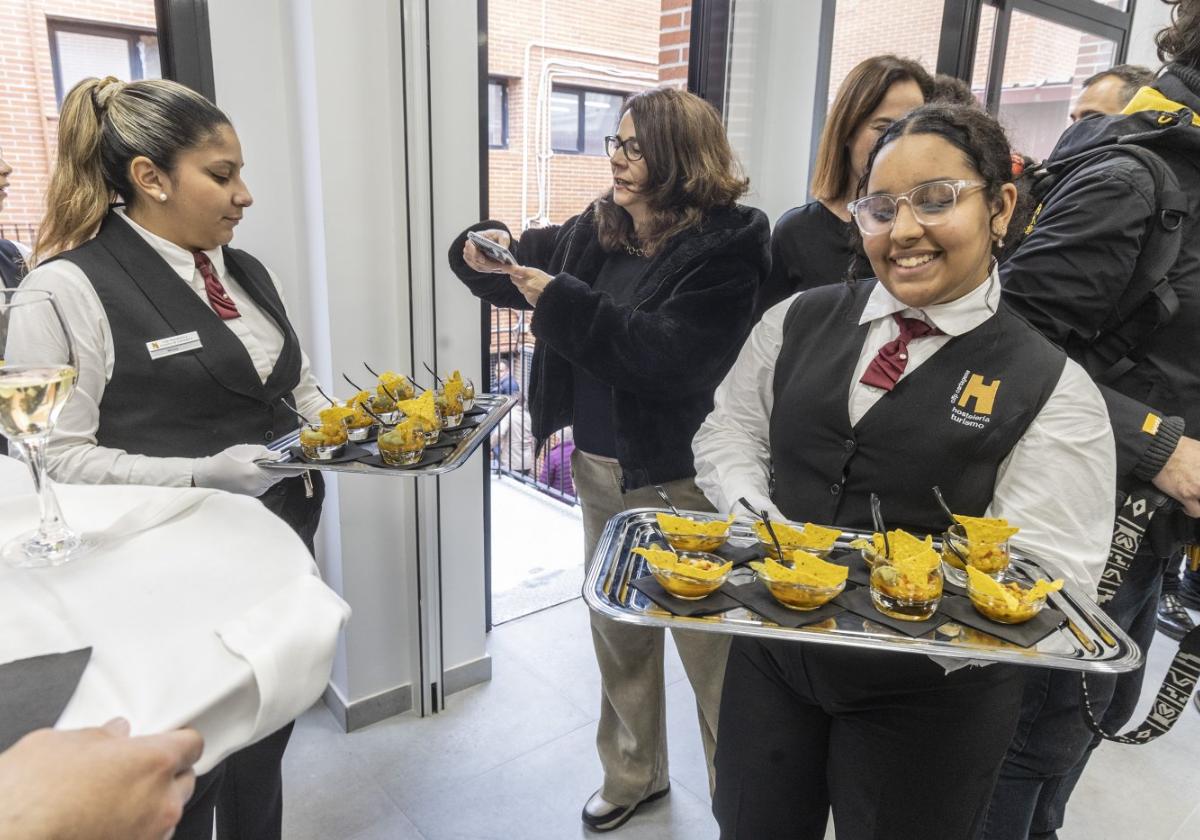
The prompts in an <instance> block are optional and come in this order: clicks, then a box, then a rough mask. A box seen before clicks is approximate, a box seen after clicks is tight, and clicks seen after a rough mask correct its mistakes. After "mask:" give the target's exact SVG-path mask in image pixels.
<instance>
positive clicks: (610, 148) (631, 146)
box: [604, 134, 642, 160]
mask: <svg viewBox="0 0 1200 840" xmlns="http://www.w3.org/2000/svg"><path fill="white" fill-rule="evenodd" d="M617 149H621V150H623V151H624V152H625V159H626V160H641V159H642V147H641V146H639V145H638V141H637V138H636V137H629V138H626V139H625V140H622V139H621V138H620V137H617V136H616V135H613V134H610V135H608V136H607V137H605V138H604V152H605V154H607V155H608V156H609V157H612V156H613V155H615V154H616V153H617Z"/></svg>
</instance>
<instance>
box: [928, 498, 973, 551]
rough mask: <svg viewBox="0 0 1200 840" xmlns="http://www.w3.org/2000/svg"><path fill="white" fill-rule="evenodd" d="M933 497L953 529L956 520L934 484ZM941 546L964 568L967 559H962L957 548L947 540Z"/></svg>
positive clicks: (956, 522)
mask: <svg viewBox="0 0 1200 840" xmlns="http://www.w3.org/2000/svg"><path fill="white" fill-rule="evenodd" d="M933 495H934V498H936V499H937V503H938V506H939V507H941V509H942V510H943V511H945V513H946V517H947V518H948V519H949V520H950V527H951V528H953V527H954V526H955V525H956V524H958V520H957V519H955V518H954V512H953V511H952V510H950V505H948V504H946V498H945V497H944V496H943V495H942V491H941V488H939V487H938V486H937V485H936V484H935V485H934V487H933ZM947 531H949V529H947ZM942 544H943V545H945V546H946V547H947V548H949V549H950V550H951V551H952V552H954V556H955V557H957V558H958V559H959V560H961V561H963V565H964V566H965V565H966V563H967V558H966V557H963V553H962V552H961V551H959V550H958V546H956V545H955V544H954V543H953V542H952V541H951V540H948V539H947V540H943V541H942Z"/></svg>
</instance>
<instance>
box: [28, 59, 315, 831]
mask: <svg viewBox="0 0 1200 840" xmlns="http://www.w3.org/2000/svg"><path fill="white" fill-rule="evenodd" d="M242 165H243V161H242V151H241V146H240V144H239V143H238V137H237V133H236V132H235V131H234V129H233V126H232V125H231V124H230V122H229V119H228V117H226V116H225V114H223V113H222V112H221V111H220V110H218V109H217V108H216V106H214V105H213V104H212V103H211V102H209V101H208V100H207V99H205V98H204V97H202V96H200V95H199V94H197V93H195V92H194V91H192V90H189V89H188V88H186V87H184V86H182V85H179V84H177V83H175V82H170V81H161V80H152V81H138V82H133V83H129V84H126V83H123V82H121V81H118V80H117V79H115V78H112V77H109V78H106V79H87V80H85V81H83V82H80V83H79V84H78V85H77V86H76V87H75V88H74V89H72V90H71V92H70V93H69V94H68V95H67V97H66V101H65V102H64V103H63V109H62V116H61V118H60V121H59V148H58V164H57V168H56V169H55V172H54V176H53V179H52V181H51V184H50V189H49V194H48V196H47V208H48V212H47V214H46V218H45V220H44V221H43V224H42V226H41V231H40V234H39V236H38V239H37V242H36V245H35V248H34V255H33V263H34V265H35V268H34V269H33V270H32V271H31V272H30V274H29V276H28V277H27V278H26V279H25V283H24V287H25V288H33V289H45V290H48V291H50V292H53V293H54V295H55V297H56V298H57V300H58V302H59V304H60V306H61V308H62V311H63V313H64V315H65V317H66V319H67V321H68V323H69V325H70V328H71V332H72V334H73V336H74V339H75V343H76V351H77V355H78V360H79V382H78V387H77V392H76V394H75V395H74V398H73V399H72V400H71V401H70V402H69V403H67V405H66V406H65V408H64V410H63V412H62V415H61V417H60V419H59V421H58V424H57V428H56V429H55V432H54V436H53V438H52V440H51V443H50V447H49V451H48V466H49V470H50V473H51V475H52V476H53V477H54V478H55V479H57V480H59V481H67V482H75V483H97V484H101V483H103V484H155V485H162V486H176V487H187V486H197V487H216V488H220V489H223V490H228V491H232V492H235V493H243V494H246V495H250V496H256V497H258V498H259V499H260V500H261V501H262V502H263V504H265V505H266V506H267V507H268V508H270V509H271V510H272V511H274V512H275V513H276V514H278V515H279V516H280V517H281V518H283V519H284V520H285V521H286V522H288V524H290V525H291V526H292V527H293V528H294V529H295V530H296V532H297V533H298V534H299V535H300V537H301V538H302V539H303V540H304V541H305V542H306V543H307V545H308V546H309V549H310V550H311V549H312V540H313V534H314V533H315V531H316V528H317V523H318V521H319V519H320V514H321V501H322V498H323V496H324V492H323V485H322V484H321V483H320V478H319V475H316V476H314V477H313V479H312V481H309V480H308V479H307V478H304V477H297V476H290V477H286V478H283V479H282V480H280V478H281V476H282V475H284V473H281V472H278V471H268V470H264V469H262V468H261V467H260V466H258V464H257V463H256V461H259V460H261V459H267V458H273V457H275V456H274V454H273V453H272V452H271V451H270V450H269V449H267V447H266V444H269V443H270V442H271V441H273V440H275V439H277V438H279V437H280V436H281V435H285V434H287V433H289V432H291V431H293V430H294V429H295V428H296V426H297V420H296V416H295V414H294V413H293V408H297V407H298V408H299V410H300V411H301V412H310V413H311V412H314V411H315V410H316V409H318V408H320V407H321V405H322V399H321V397H320V395H319V394H318V392H317V389H316V383H315V381H314V379H313V377H312V375H311V373H310V372H309V365H308V360H307V358H306V357H305V355H304V353H303V352H302V351H301V349H300V344H299V341H298V340H297V338H296V333H295V331H294V330H293V329H292V326H291V323H290V322H289V320H288V317H287V312H286V309H285V307H284V304H283V300H282V296H281V294H280V291H279V285H278V283H277V282H276V280H275V278H274V276H273V275H272V274H271V273H270V272H269V271H268V270H267V269H266V268H265V267H264V266H263V265H262V264H261V263H260V262H259V261H258V260H256V259H255V258H254V257H252V256H250V255H249V254H247V253H246V252H244V251H239V250H234V249H232V248H229V247H227V246H228V245H229V242H230V240H232V239H233V233H234V228H235V227H236V226H237V224H238V221H239V220H240V219H241V218H242V215H243V213H244V212H245V211H246V209H247V208H248V207H249V206H250V205H251V203H252V200H253V199H252V198H251V195H250V192H249V190H248V189H247V188H246V185H245V183H244V182H243V181H242V177H241V169H242ZM50 334H51V333H50V331H48V330H47V331H45V333H44V334H43V332H42V331H41V330H39V329H38V325H36V324H29V325H27V328H25V329H22V331H21V332H20V333H14V334H13V335H12V336H11V337H10V341H9V347H8V348H7V352H8V357H9V359H10V360H14V361H15V360H17V359H20V358H22V357H27V358H38V359H39V360H41V361H45V360H46V358H47V357H48V355H50V354H54V353H56V352H62V350H63V348H59V347H56V346H54V345H53V344H52V343H51V342H50V340H49V339H47V338H45V337H44V336H46V335H50ZM163 339H176V340H177V341H176V342H175V346H173V347H170V348H169V349H168V350H166V351H165V352H164V351H162V350H161V349H156V347H160V346H161V345H154V342H161V340H163ZM290 733H291V725H290V724H289V725H288V726H287V727H285V728H284V729H283V730H280V731H279V732H277V733H276V734H274V735H272V736H270V737H268V738H267V739H265V740H263V741H260V742H259V743H257V744H255V745H254V746H252V747H248V748H247V749H245V750H242V751H241V752H239V753H237V754H235V755H233V756H231V757H230V758H229V759H227V760H226V762H225V763H224V764H223V765H222V766H221V767H219V768H218V770H216V771H214V773H215V774H217V775H215V776H213V774H210V776H211V777H212V778H209V779H207V780H204V779H202V780H201V783H200V785H199V786H198V788H197V790H198V791H206V792H207V794H208V795H209V797H210V798H211V797H212V796H213V795H215V796H216V802H217V822H218V824H219V827H220V828H219V834H220V837H221V838H222V840H229V838H242V837H244V838H255V840H259V838H269V837H275V838H278V837H279V836H280V815H281V812H282V798H281V779H280V772H279V764H280V760H281V759H282V756H283V751H284V749H285V747H286V745H287V740H288V736H289V735H290ZM211 827H212V808H211V803H210V805H209V806H208V807H193V808H191V809H190V810H189V812H188V814H187V815H186V816H185V819H184V822H183V823H181V825H180V828H179V830H178V831H177V833H176V837H179V838H186V837H193V836H194V837H203V838H204V840H208V838H209V837H210V836H211V830H212V828H211Z"/></svg>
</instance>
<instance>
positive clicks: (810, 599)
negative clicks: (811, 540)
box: [757, 552, 846, 612]
mask: <svg viewBox="0 0 1200 840" xmlns="http://www.w3.org/2000/svg"><path fill="white" fill-rule="evenodd" d="M810 553H816V552H810ZM757 575H758V579H759V580H761V581H762V582H763V583H764V584H765V585H766V587H767V591H768V592H770V593H771V596H772V597H773V598H774V599H775V600H776V601H778V602H779V603H780V604H782V605H783V606H785V607H787V608H788V609H789V610H797V611H798V612H807V611H808V610H815V609H817V608H818V607H823V606H825V605H826V604H828V603H829V602H830V601H832V600H833V599H834V598H836V597H837V596H838V595H840V594H841V593H842V590H844V589H845V588H846V581H844V580H843V581H842V582H841V583H839V584H838V585H837V586H814V585H812V584H807V583H798V582H796V581H784V580H775V579H774V578H772V577H771V576H770V574H769V573H766V572H762V571H760V572H758V573H757Z"/></svg>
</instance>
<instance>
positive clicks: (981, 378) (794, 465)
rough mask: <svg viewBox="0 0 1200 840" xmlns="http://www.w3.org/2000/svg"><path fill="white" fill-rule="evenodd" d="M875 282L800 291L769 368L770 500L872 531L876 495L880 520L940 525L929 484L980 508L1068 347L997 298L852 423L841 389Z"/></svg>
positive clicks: (862, 336) (961, 504)
mask: <svg viewBox="0 0 1200 840" xmlns="http://www.w3.org/2000/svg"><path fill="white" fill-rule="evenodd" d="M875 282H877V281H869V282H860V283H855V284H853V285H850V286H847V285H844V284H843V285H837V286H827V287H823V288H818V289H813V290H810V291H808V292H806V293H804V294H803V295H800V296H799V297H798V298H797V299H796V302H795V303H794V304H793V305H792V307H791V309H790V310H789V311H788V314H787V316H786V319H785V321H784V325H783V339H782V345H781V347H780V352H779V358H778V361H777V362H776V366H775V380H774V393H775V405H774V409H773V410H772V412H771V426H770V443H771V460H772V468H773V472H774V491H773V494H772V496H773V499H774V501H775V503H776V505H777V506H778V507H779V509H780V510H781V511H783V513H784V514H786V515H787V516H788V517H789V518H791V519H795V520H799V521H806V520H807V521H812V522H819V523H827V524H832V525H840V526H842V527H846V528H861V529H870V528H871V508H870V494H871V493H878V494H879V497H880V499H881V501H882V503H883V511H884V515H885V518H886V520H887V524H888V526H889V527H903V528H906V529H909V530H912V531H915V532H918V533H922V534H924V533H930V532H934V531H940V530H944V529H945V527H946V525H947V524H948V523H947V522H946V517H945V514H943V513H942V512H941V510H940V509H939V508H938V507H937V503H936V501H935V499H934V497H933V493H932V490H931V488H932V487H933V486H935V485H937V486H938V487H940V488H941V490H942V493H943V495H945V497H946V499H947V501H948V502H949V503H950V506H951V507H952V508H953V509H954V511H955V512H956V513H963V514H967V515H972V516H981V515H983V513H984V511H985V510H986V509H987V506H988V504H989V503H990V502H991V499H992V492H993V489H994V486H995V483H996V472H997V470H998V469H999V467H1000V464H1001V463H1002V462H1003V461H1004V459H1005V457H1007V455H1008V453H1009V452H1010V451H1011V450H1012V448H1013V446H1015V445H1016V443H1017V441H1018V440H1020V439H1021V436H1022V435H1024V434H1025V430H1026V429H1027V428H1028V427H1029V424H1030V423H1031V422H1033V419H1034V417H1036V416H1037V414H1038V412H1039V411H1041V409H1042V406H1043V405H1045V404H1046V401H1047V400H1048V399H1049V398H1050V394H1051V393H1052V392H1053V391H1054V388H1055V386H1056V385H1057V384H1058V380H1059V378H1060V376H1061V375H1062V371H1063V366H1064V365H1065V364H1066V355H1065V354H1064V353H1063V352H1062V351H1061V350H1059V349H1058V348H1056V347H1054V346H1053V345H1052V344H1050V342H1048V341H1047V340H1046V339H1045V338H1043V337H1042V336H1041V334H1039V333H1038V332H1037V331H1035V330H1034V329H1033V328H1032V327H1030V326H1029V325H1028V324H1027V323H1026V322H1025V321H1023V320H1021V319H1020V318H1019V317H1017V316H1016V315H1014V314H1012V313H1011V312H1010V311H1009V310H1008V309H1006V308H1005V307H1004V306H1003V305H1001V307H1000V309H999V311H998V312H997V313H996V314H995V315H994V316H992V317H991V318H988V319H987V320H986V321H984V322H983V323H982V324H981V325H979V326H978V327H976V328H975V329H973V330H971V331H970V332H969V333H966V334H964V335H960V336H955V337H954V338H951V339H950V340H949V341H948V342H946V344H945V345H943V346H942V348H941V349H939V350H938V351H937V352H936V353H935V354H934V355H933V356H932V357H931V358H930V359H928V360H927V361H925V362H924V363H923V364H922V365H921V366H920V367H918V368H917V369H916V370H914V371H913V372H912V373H910V374H909V375H907V376H905V377H904V378H903V379H901V380H900V381H899V382H898V383H897V384H896V387H895V388H894V389H893V390H892V391H890V392H889V393H887V394H884V395H883V396H882V397H881V398H880V399H879V401H878V402H876V403H875V404H874V405H873V406H872V407H871V408H870V410H869V411H867V413H866V414H865V415H864V416H863V417H862V419H861V420H860V421H859V422H858V425H856V426H851V424H850V416H849V408H848V406H849V389H850V386H851V384H852V383H851V381H850V380H851V378H852V377H853V375H854V368H855V365H856V364H857V362H858V357H859V354H860V352H861V350H862V346H863V342H864V341H865V340H866V337H867V330H868V328H869V327H870V324H862V325H859V323H858V319H859V317H860V316H861V315H862V311H863V309H864V307H865V306H866V303H867V300H868V299H869V298H870V295H871V290H872V289H874V287H875Z"/></svg>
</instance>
